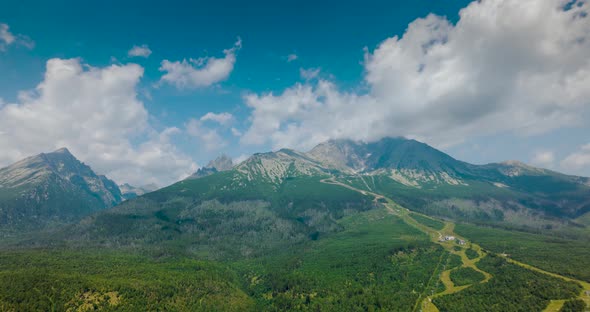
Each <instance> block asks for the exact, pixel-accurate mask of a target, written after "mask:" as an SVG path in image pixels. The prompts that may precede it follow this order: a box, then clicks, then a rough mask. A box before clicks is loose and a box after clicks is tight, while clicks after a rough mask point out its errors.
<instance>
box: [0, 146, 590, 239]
mask: <svg viewBox="0 0 590 312" xmlns="http://www.w3.org/2000/svg"><path fill="white" fill-rule="evenodd" d="M326 178H333V179H335V180H338V181H341V182H343V183H346V184H349V185H353V186H355V187H357V188H360V189H364V190H366V191H370V192H375V193H379V194H384V195H387V196H390V197H392V198H395V200H396V201H398V202H399V203H401V204H403V205H405V206H407V207H408V208H411V209H413V210H416V211H420V212H424V213H427V214H430V215H435V216H439V217H445V218H452V219H456V220H464V221H471V222H480V223H487V224H502V225H509V226H513V227H519V228H528V229H542V228H560V227H563V226H566V225H568V224H569V225H571V224H574V225H579V224H578V223H577V221H576V219H577V218H579V217H581V216H583V215H584V214H586V213H588V212H589V211H590V182H589V181H590V179H588V178H585V177H577V176H570V175H564V174H561V173H558V172H554V171H551V170H547V169H541V168H535V167H532V166H529V165H526V164H524V163H521V162H517V161H507V162H502V163H492V164H486V165H473V164H469V163H466V162H463V161H459V160H456V159H454V158H452V157H451V156H449V155H447V154H445V153H443V152H441V151H439V150H437V149H434V148H432V147H430V146H428V145H426V144H424V143H421V142H418V141H415V140H408V139H404V138H385V139H381V140H379V141H376V142H370V143H365V142H357V141H351V140H330V141H327V142H324V143H321V144H319V145H317V146H316V147H314V148H313V149H312V150H310V151H309V152H298V151H295V150H290V149H281V150H278V151H276V152H268V153H258V154H254V155H252V156H251V157H250V158H248V159H246V160H245V161H243V162H242V163H240V164H237V165H235V164H234V163H233V161H232V159H231V158H230V157H228V156H226V155H222V156H220V157H218V158H217V159H215V160H213V161H211V162H210V163H209V164H208V165H207V166H205V167H203V168H201V169H199V170H198V171H197V172H195V173H194V174H193V175H191V176H190V177H189V178H187V179H186V180H184V181H180V182H178V183H176V184H174V185H172V186H170V187H167V188H165V189H162V190H160V191H156V189H157V186H155V185H147V186H142V187H133V186H131V185H129V184H123V185H121V186H119V187H118V186H117V185H116V184H115V183H114V182H113V181H111V180H109V179H107V178H106V177H105V176H101V175H97V174H95V173H94V172H93V171H92V169H91V168H90V167H88V166H87V165H85V164H83V163H81V162H80V161H78V160H77V159H76V158H75V157H74V156H73V155H72V154H71V153H70V152H69V151H68V150H67V149H65V148H62V149H59V150H57V151H55V152H52V153H46V154H39V155H36V156H32V157H29V158H26V159H24V160H22V161H19V162H17V163H15V164H13V165H11V166H8V167H6V168H3V169H0V207H1V209H0V225H1V227H2V228H3V229H8V228H21V229H30V228H35V227H39V226H41V227H43V226H46V225H49V224H63V223H71V222H76V221H78V220H80V219H81V218H82V217H85V216H87V215H90V214H92V213H95V212H98V211H101V210H104V209H106V208H111V207H113V206H116V205H118V204H119V203H121V202H122V201H123V200H127V201H126V202H125V203H124V204H123V205H121V206H120V207H117V208H115V209H114V210H109V211H105V212H104V213H103V214H99V215H98V216H94V217H93V218H104V217H105V216H106V215H109V214H117V215H119V216H120V211H126V210H128V207H130V206H133V207H136V206H137V205H138V203H139V202H141V201H149V200H150V199H152V198H162V197H163V198H166V199H167V200H170V198H177V197H178V198H186V197H189V198H191V199H192V201H193V204H194V202H202V201H204V200H208V199H209V200H217V201H224V200H223V199H224V198H227V200H225V202H234V201H239V200H249V201H250V200H258V201H264V202H266V203H272V200H269V198H273V197H277V196H278V197H281V194H283V193H284V194H286V195H289V194H290V193H293V192H294V191H295V190H294V189H292V188H291V187H290V184H293V183H298V182H299V181H302V180H306V181H307V182H306V183H308V185H307V186H312V185H314V184H315V185H316V187H318V188H320V189H321V188H323V187H326V185H325V183H321V180H322V179H326ZM319 185H321V186H319ZM153 191H156V192H155V193H153V194H148V195H147V196H143V197H142V195H145V194H147V193H150V192H153ZM138 196H140V197H141V198H139V199H137V200H131V199H133V198H135V197H138ZM152 204H154V205H155V206H157V207H159V208H162V209H161V211H164V212H166V211H168V206H166V205H167V204H166V201H164V202H162V201H159V200H158V201H156V203H152ZM357 204H358V203H357ZM275 205H280V204H278V203H275ZM290 205H292V203H290ZM160 206H161V207H160ZM185 208H186V207H185ZM137 209H139V210H140V211H143V210H145V208H144V207H138V208H137ZM154 209H155V208H154ZM277 209H278V210H281V211H282V210H286V211H284V213H287V214H288V215H289V217H288V218H287V219H289V218H293V219H298V220H307V221H305V222H302V223H303V225H304V226H306V227H310V228H308V229H307V232H309V233H312V232H315V231H317V230H318V229H322V228H326V227H327V228H329V227H330V226H329V225H328V223H330V222H327V221H326V222H327V223H325V224H324V223H322V222H320V221H318V219H317V218H318V217H317V216H316V217H314V218H311V217H310V216H308V215H309V214H310V213H311V214H316V213H317V212H313V213H312V212H310V210H309V209H307V210H305V209H304V210H303V211H299V212H297V209H294V208H293V207H291V208H289V209H286V208H285V207H274V208H273V211H274V212H276V210H277ZM134 213H135V212H134ZM322 213H325V212H322ZM173 217H174V218H177V217H178V216H177V215H174V216H173ZM174 218H173V219H174ZM324 218H326V219H330V218H334V216H333V215H330V214H328V215H325V216H324ZM309 220H313V221H309ZM324 221H325V220H324ZM86 224H88V223H86ZM579 226H582V225H579ZM309 233H307V234H309Z"/></svg>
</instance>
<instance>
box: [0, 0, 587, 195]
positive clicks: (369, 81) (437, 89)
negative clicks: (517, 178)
mask: <svg viewBox="0 0 590 312" xmlns="http://www.w3.org/2000/svg"><path fill="white" fill-rule="evenodd" d="M120 2H121V1H101V2H97V3H93V4H87V3H82V2H80V1H52V2H47V1H3V2H2V3H1V4H0V25H2V24H3V25H5V27H9V28H7V33H8V34H10V36H11V38H12V40H9V41H11V42H7V41H6V38H7V37H4V42H3V41H2V33H1V32H0V44H2V45H0V99H2V100H1V102H0V122H3V123H4V126H2V125H1V124H0V146H1V147H3V149H4V150H6V151H8V152H7V153H5V155H4V156H3V157H0V165H4V164H7V163H10V162H11V161H14V160H16V159H18V158H19V157H22V156H25V155H28V154H31V153H35V152H42V151H47V150H48V149H52V148H57V147H59V146H60V145H68V148H70V150H72V152H74V154H76V155H77V156H78V157H79V158H81V159H82V160H84V161H85V162H87V163H89V164H90V165H92V166H93V167H95V168H96V169H97V170H98V171H101V172H102V173H106V174H108V175H109V176H111V177H113V178H115V179H116V180H117V181H118V182H131V183H134V184H138V183H142V182H144V181H145V182H157V183H159V184H167V183H170V182H172V181H174V180H175V179H178V178H180V177H181V176H182V175H183V174H186V173H189V172H190V171H192V170H194V169H196V167H197V166H199V165H203V164H205V163H206V162H207V161H208V160H209V159H211V158H213V157H215V156H216V155H218V154H220V153H222V152H223V153H227V154H229V155H230V156H232V157H234V158H243V157H245V156H246V155H248V154H251V153H253V152H259V151H266V150H271V149H276V148H279V147H283V146H285V147H293V148H299V149H306V148H309V147H310V146H313V144H315V143H317V142H319V141H321V140H324V139H327V138H352V139H362V140H373V139H378V138H380V137H383V136H388V135H391V136H397V135H404V136H409V137H415V138H417V139H420V140H424V141H426V142H427V143H429V144H432V145H434V146H436V147H439V148H441V149H443V150H444V151H446V152H448V153H450V154H451V155H452V156H454V157H456V158H459V159H462V160H465V161H469V162H473V163H487V162H495V161H502V160H506V159H518V160H522V161H525V162H529V163H534V164H536V165H539V166H545V167H550V168H554V169H556V170H560V171H566V172H570V173H577V174H583V175H590V152H589V151H588V150H590V147H588V146H587V144H589V143H590V138H589V136H588V134H590V131H588V130H589V128H588V126H587V123H585V122H584V121H583V120H584V119H583V118H582V117H585V116H587V115H588V111H589V109H588V106H589V103H588V102H587V101H585V100H583V98H584V97H585V96H586V95H587V94H588V93H589V92H590V91H589V90H588V88H590V87H589V86H588V85H585V82H586V81H590V79H589V78H588V73H587V72H584V71H582V70H580V69H584V68H587V67H588V65H587V61H585V60H584V59H583V58H582V57H581V56H582V55H586V56H587V55H590V54H589V53H588V52H590V50H589V49H588V45H587V44H585V43H582V44H576V45H574V46H567V44H570V43H563V42H561V41H559V40H561V39H559V38H562V37H564V34H565V32H567V33H569V34H570V35H571V36H574V35H576V36H578V37H579V36H587V30H588V29H589V27H588V26H589V25H588V24H589V22H588V20H589V19H588V18H585V16H583V15H584V14H583V13H584V12H587V7H588V5H587V4H585V3H583V2H581V1H579V3H580V5H578V4H577V3H578V2H576V1H573V3H574V5H573V7H574V9H571V8H569V7H568V8H567V9H566V8H565V7H564V3H565V2H567V1H560V0H554V1H548V3H550V5H546V4H538V2H535V1H510V0H506V1H503V0H488V1H485V0H484V1H482V2H483V4H477V3H475V4H472V5H471V6H470V8H469V9H466V10H464V12H465V13H464V14H465V16H464V17H463V16H460V14H459V12H460V10H461V9H463V8H465V7H467V6H468V5H469V4H470V1H460V0H444V1H442V0H441V1H432V0H423V1H363V2H346V3H342V2H341V1H324V2H322V3H318V1H299V2H289V3H286V2H284V3H283V2H281V1H251V2H248V3H247V2H243V1H216V2H205V1H199V2H189V1H168V2H166V3H162V2H149V1H126V2H125V3H124V4H122V3H120ZM570 6H571V5H570ZM502 10H505V11H502ZM518 10H523V11H524V12H520V13H519V12H518ZM429 14H431V15H429ZM494 14H496V15H494ZM527 14H528V15H530V16H528V15H527ZM566 14H569V15H571V16H574V17H576V16H578V17H579V16H582V17H580V18H577V19H576V24H568V23H571V22H566V21H565V19H564V18H563V16H565V15H566ZM428 16H429V17H428ZM489 16H496V17H495V20H491V19H490V18H489ZM498 16H499V17H498ZM519 16H528V17H527V18H525V17H522V18H520V17H519ZM547 16H549V17H547ZM417 19H418V20H417ZM512 19H517V20H512ZM490 23H491V24H490ZM551 23H553V24H551ZM503 24H508V25H514V26H513V28H514V29H515V30H514V31H510V32H507V31H506V30H505V29H503V28H502V27H501V25H503ZM543 24H549V25H552V29H554V32H555V33H556V34H555V33H552V32H551V31H549V30H533V29H535V28H543V27H541V26H542V25H543ZM409 25H414V26H413V27H410V26H409ZM536 26H539V27H536ZM409 27H410V28H411V29H413V31H408V32H407V34H406V31H407V30H408V29H409ZM562 29H563V32H564V33H559V31H560V30H562ZM0 30H1V28H0ZM576 32H577V33H576ZM5 33H6V32H5ZM395 36H397V37H395ZM519 36H520V37H519ZM566 37H567V36H566ZM481 38H483V39H481ZM519 38H529V39H530V38H532V39H530V40H536V41H535V42H536V43H533V44H528V45H525V44H521V43H522V40H519ZM584 38H585V37H583V38H582V39H584ZM578 39H580V38H578ZM527 40H528V39H527ZM525 41H526V40H525ZM589 41H590V40H589ZM470 42H473V44H474V45H473V46H471V44H470ZM547 42H549V43H551V44H554V45H556V47H554V49H557V52H559V49H565V50H567V51H570V52H568V53H570V55H569V56H560V54H559V53H557V54H554V55H553V56H552V54H550V52H551V51H549V52H543V53H537V52H536V51H539V50H543V49H544V47H545V46H547ZM537 44H538V45H537ZM478 45H479V46H478ZM134 46H138V47H147V48H148V49H149V51H151V53H149V55H146V56H147V57H143V56H131V55H129V51H130V49H131V48H132V47H134ZM431 46H432V47H431ZM416 47H418V49H415V48H416ZM420 47H422V48H420ZM477 49H482V50H481V51H479V52H478V50H477ZM527 49H531V50H530V51H528V50H527ZM146 51H147V50H146ZM224 51H225V52H224ZM535 53H537V54H539V55H538V57H535V56H537V54H535ZM527 55H529V56H530V55H532V56H531V59H532V60H528V59H527V57H524V56H527ZM228 56H229V58H228ZM454 56H457V58H458V57H461V61H462V62H464V64H459V65H456V66H455V65H452V66H451V65H448V64H455V63H457V62H459V61H457V60H456V59H455V57H454ZM566 57H569V58H570V59H571V61H567V62H566V61H564V60H562V58H566ZM52 59H53V60H63V61H65V60H72V59H74V60H75V61H74V63H75V64H74V63H71V64H70V63H65V62H55V64H54V65H55V67H56V68H57V67H60V68H61V67H64V66H70V65H71V66H74V67H76V66H79V68H78V69H77V70H78V72H76V74H74V76H72V77H68V78H67V82H64V83H63V84H66V85H63V84H60V83H58V81H56V80H59V79H62V77H61V76H59V75H55V76H54V75H48V74H47V73H49V67H48V61H49V60H52ZM185 59H186V60H187V62H186V63H182V61H183V60H185ZM190 59H193V60H194V62H192V63H191V62H190ZM199 59H200V62H199V61H198V60H199ZM215 60H217V61H219V62H220V66H226V67H222V68H221V69H219V71H217V69H215V70H211V71H210V72H202V73H199V74H196V75H198V78H190V77H194V76H190V75H191V74H190V73H191V72H192V73H194V71H198V70H200V69H202V68H203V66H206V65H207V62H208V61H215ZM165 61H168V62H169V63H170V64H172V63H174V62H178V63H177V65H178V66H177V67H175V68H176V70H175V72H174V73H173V75H172V76H170V77H171V78H170V79H168V80H167V79H164V78H163V77H164V76H165V75H166V73H170V71H166V70H162V68H163V67H164V65H163V64H164V63H163V62H165ZM414 61H419V62H422V63H420V68H415V69H413V70H412V72H411V73H409V74H406V73H404V71H405V70H408V68H407V66H404V63H406V64H411V63H412V62H414ZM224 62H225V63H224ZM400 62H401V64H400ZM534 62H536V63H534ZM130 64H137V67H132V66H130ZM466 64H468V65H466ZM112 66H118V67H120V68H121V70H120V71H118V72H117V73H113V75H120V76H118V78H117V79H121V80H116V81H117V83H118V84H121V85H127V84H126V83H129V84H128V85H127V86H128V89H125V90H123V89H121V90H119V89H113V88H112V87H111V86H110V85H109V84H108V81H107V78H106V77H107V76H105V75H102V74H99V73H103V72H102V71H103V70H105V71H106V69H108V68H110V67H112ZM466 66H469V67H470V68H471V67H473V68H474V70H473V71H472V72H469V71H467V70H466V69H465V67H466ZM503 66H506V68H503ZM414 67H416V66H414ZM422 67H424V68H425V69H423V68H422ZM499 68H500V69H499ZM540 68H542V69H540ZM513 69H514V70H513ZM93 70H94V72H96V73H97V75H98V76H93V75H92V74H89V72H92V71H93ZM137 70H139V71H137ZM302 71H305V72H307V73H308V74H307V76H306V75H305V74H302ZM103 74H104V73H103ZM525 74H526V75H528V76H530V77H536V78H538V79H537V80H538V81H537V80H535V83H534V84H533V83H532V82H526V83H524V82H523V83H521V82H520V81H522V77H523V76H524V75H525ZM85 75H86V76H89V77H86V78H84V76H85ZM126 75H127V76H126ZM129 75H131V76H129ZM134 75H135V76H134ZM412 75H416V76H415V77H414V76H412ZM99 76H100V77H99ZM402 77H410V78H407V79H406V80H402V79H405V78H402ZM412 77H413V78H412ZM72 79H74V80H72ZM75 79H78V80H83V81H86V82H85V84H84V83H81V84H80V85H79V87H78V88H79V89H80V90H87V89H86V87H84V86H87V88H88V91H87V92H86V91H80V92H73V91H72V90H71V89H69V88H68V85H67V84H69V85H71V86H76V85H77V84H76V81H78V80H75ZM93 79H96V80H93ZM187 79H188V80H187ZM191 79H193V80H191ZM64 81H66V80H64ZM506 81H513V84H512V85H511V86H507V84H505V83H504V82H506ZM559 81H568V83H569V84H567V85H565V84H564V85H558V86H557V87H555V88H556V89H555V90H553V91H554V92H553V91H552V94H557V95H555V96H560V97H566V98H567V99H566V100H564V101H563V103H562V102H561V101H559V100H556V99H553V98H551V96H549V95H548V96H544V97H542V98H541V100H540V98H537V97H540V95H539V93H540V92H534V90H535V89H536V88H539V89H542V90H548V88H547V86H555V85H556V84H558V83H557V82H559ZM44 82H46V85H47V86H46V87H42V88H39V86H40V85H42V84H43V83H44ZM53 82H55V83H53ZM103 84H104V85H103ZM92 85H96V86H97V87H96V90H93V89H92V88H91V86H92ZM514 85H516V86H517V87H514ZM402 86H403V89H401V88H402ZM73 88H75V87H73ZM122 88H123V87H122ZM35 90H36V91H35ZM406 90H409V91H408V92H406ZM441 90H442V91H441ZM457 90H468V91H469V92H470V93H468V94H459V93H457ZM531 90H532V91H531ZM31 91H34V92H31ZM70 91H72V92H73V93H72V94H70V93H69V92H70ZM540 91H541V90H540ZM52 92H56V93H59V94H60V96H58V97H52V96H50V95H51V94H52ZM126 92H127V93H126ZM388 92H390V93H388ZM424 93H428V94H429V96H428V97H425V98H422V97H421V95H422V94H424ZM23 94H24V95H25V96H23ZM271 94H272V95H271ZM435 96H436V97H435ZM306 97H308V98H309V101H308V102H305V101H304V100H300V99H302V98H306ZM97 98H99V99H103V100H104V101H103V100H97ZM441 99H446V100H445V101H443V100H441ZM557 99H559V98H557ZM105 101H106V102H105ZM68 102H71V103H68ZM80 102H83V103H85V104H81V105H87V107H86V106H85V107H86V110H84V109H81V110H80V112H79V113H80V114H81V115H79V116H78V115H74V113H73V111H77V110H76V107H81V106H76V105H79V103H80ZM294 102H297V103H294ZM1 103H4V104H1ZM330 103H334V104H330ZM537 103H538V104H537ZM66 104H67V105H66ZM102 105H105V106H104V107H103V106H102ZM290 105H293V106H290ZM521 105H522V106H521ZM7 107H8V108H10V110H8V109H7ZM44 107H50V108H51V109H49V108H47V109H46V108H44ZM64 107H70V109H65V108H64ZM128 107H131V109H127V110H125V108H128ZM289 107H291V109H289ZM363 107H366V110H363V111H360V109H361V108H363ZM513 108H514V109H513ZM111 109H112V110H113V112H112V114H114V115H113V116H117V117H120V118H119V119H120V120H117V122H116V123H111V122H109V121H108V119H107V118H106V117H105V116H107V115H108V114H104V115H105V116H102V115H103V114H102V113H101V112H102V111H104V110H107V111H110V110H111ZM118 109H121V110H124V112H121V113H118V112H117V110H118ZM2 110H4V115H2ZM101 110H102V111H101ZM381 110H382V111H381ZM35 112H37V113H41V112H43V113H42V114H43V115H44V116H46V117H47V116H48V115H50V114H53V113H54V114H56V116H62V117H63V115H64V114H69V113H71V114H72V116H69V118H63V123H58V122H57V121H56V120H58V121H59V120H60V119H62V118H60V117H53V118H51V120H47V121H46V122H36V121H37V120H35V118H36V117H35V116H36V115H35ZM84 112H87V114H84ZM208 113H211V114H209V115H207V114H208ZM340 114H342V115H340ZM346 114H349V115H346ZM108 116H110V115H108ZM204 116H209V117H204ZM224 116H225V117H224ZM330 116H353V117H350V118H348V117H347V118H344V119H345V120H342V125H339V124H338V120H337V119H335V118H329V117H330ZM356 116H358V117H356ZM379 116H382V117H379ZM502 116H505V117H506V118H505V122H506V125H505V126H502V123H503V118H502ZM514 116H517V117H518V118H517V117H514ZM103 117H104V118H103ZM230 117H231V118H230ZM439 117H440V118H439ZM85 118H90V119H89V120H88V121H86V120H85ZM48 119H49V118H48ZM111 119H112V118H111ZM324 119H325V122H324ZM72 120H73V121H76V122H79V123H80V124H77V123H76V125H75V126H74V127H73V128H72V130H71V131H68V124H67V123H68V121H69V122H71V121H72ZM28 123H30V124H31V126H28ZM134 123H136V124H134ZM85 124H91V125H93V127H96V128H97V130H96V131H91V130H89V129H88V127H86V126H84V125H85ZM272 124H276V127H272V126H269V125H272ZM516 124H518V126H516ZM8 125H11V126H10V127H9V126H8ZM41 125H44V126H41ZM373 125H374V126H373ZM340 126H341V128H342V129H336V130H326V129H325V128H331V129H334V128H339V127H340ZM3 127H4V128H3ZM44 127H45V128H44ZM135 127H137V129H139V130H137V131H133V130H130V129H132V128H135ZM55 128H60V129H55ZM61 128H63V129H61ZM102 128H104V129H102ZM2 133H4V138H3V137H2ZM97 133H98V134H97ZM107 134H108V135H107ZM9 136H10V138H9ZM107 136H116V137H117V138H116V139H115V138H107ZM16 138H18V140H17V139H16ZM109 140H113V145H114V146H117V148H113V147H109V148H106V147H105V146H107V145H108V144H109V142H110V141H109ZM115 141H116V142H115ZM115 158H118V160H114V159H115ZM566 159H567V160H566ZM158 164H165V165H161V166H160V167H161V168H156V167H158V166H159V165H158Z"/></svg>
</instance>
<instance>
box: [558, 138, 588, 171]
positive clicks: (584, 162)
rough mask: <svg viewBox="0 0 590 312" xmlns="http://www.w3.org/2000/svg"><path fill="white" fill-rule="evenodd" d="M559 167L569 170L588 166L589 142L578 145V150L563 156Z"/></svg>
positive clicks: (577, 169)
mask: <svg viewBox="0 0 590 312" xmlns="http://www.w3.org/2000/svg"><path fill="white" fill-rule="evenodd" d="M561 167H563V168H564V169H566V170H568V171H570V172H575V171H579V170H580V169H588V168H590V143H589V144H586V145H582V146H580V148H579V149H578V151H576V152H574V153H572V154H570V155H568V156H567V157H565V158H564V159H563V160H562V161H561Z"/></svg>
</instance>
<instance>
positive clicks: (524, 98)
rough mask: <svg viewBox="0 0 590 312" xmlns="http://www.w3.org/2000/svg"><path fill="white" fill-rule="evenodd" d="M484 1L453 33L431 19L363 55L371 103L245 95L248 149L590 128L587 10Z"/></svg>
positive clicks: (521, 0) (293, 91) (294, 93)
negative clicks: (589, 122)
mask: <svg viewBox="0 0 590 312" xmlns="http://www.w3.org/2000/svg"><path fill="white" fill-rule="evenodd" d="M569 2H571V1H565V0H552V1H536V0H483V1H474V2H472V3H471V4H470V5H469V6H468V7H466V8H464V9H463V10H461V12H460V19H459V21H458V22H457V24H456V25H453V24H451V23H450V22H449V21H448V20H447V19H445V18H444V17H440V16H437V15H433V14H431V15H428V16H427V17H425V18H419V19H416V20H415V21H413V22H412V23H411V24H410V25H409V26H408V28H407V30H406V32H405V33H404V34H403V36H401V37H400V36H393V37H391V38H387V39H386V40H384V41H383V42H381V43H380V44H379V45H378V46H377V47H376V48H375V49H374V50H373V51H368V50H367V52H366V55H365V61H364V69H365V79H364V80H365V81H364V82H365V84H366V88H364V90H366V91H361V92H359V91H343V90H340V89H339V88H338V87H337V86H336V85H335V84H334V83H332V82H331V81H328V80H325V79H318V80H316V81H306V82H305V83H298V84H295V85H293V86H291V87H289V88H287V89H286V90H284V91H283V92H282V93H280V94H273V93H263V94H248V95H246V96H245V102H246V104H247V105H248V106H249V107H250V108H251V109H252V113H251V125H250V128H249V129H248V130H247V131H246V133H245V134H244V136H243V137H242V143H244V144H265V143H271V144H272V145H273V146H289V147H298V148H309V147H311V146H313V145H315V144H316V143H318V142H320V141H322V140H325V139H327V138H353V139H364V140H374V139H378V138H380V137H383V136H396V135H404V136H408V137H412V138H417V139H421V140H424V141H426V142H429V143H431V144H435V145H437V146H448V145H452V144H457V143H460V142H462V141H463V140H464V139H466V138H470V137H474V136H482V135H490V134H495V133H500V132H512V133H516V134H523V135H532V134H538V133H543V132H547V131H550V130H552V129H555V128H559V127H563V126H570V125H583V124H584V122H585V120H587V119H585V118H588V117H590V100H589V99H590V62H589V61H588V55H590V18H585V17H584V16H586V15H587V12H588V10H589V6H590V5H589V4H588V3H586V2H583V1H578V2H576V5H571V6H567V3H569Z"/></svg>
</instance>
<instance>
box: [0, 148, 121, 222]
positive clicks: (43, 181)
mask: <svg viewBox="0 0 590 312" xmlns="http://www.w3.org/2000/svg"><path fill="white" fill-rule="evenodd" d="M119 202H121V191H120V190H119V187H118V186H117V185H116V184H115V182H113V181H111V180H109V179H108V178H107V177H105V176H103V175H97V174H96V173H94V171H92V169H91V168H90V167H89V166H87V165H85V164H84V163H82V162H80V161H79V160H78V159H76V157H74V156H73V155H72V154H71V153H70V151H69V150H68V149H67V148H60V149H58V150H56V151H54V152H52V153H42V154H39V155H36V156H32V157H28V158H25V159H23V160H21V161H19V162H16V163H14V164H12V165H10V166H8V167H6V168H2V169H0V205H1V206H0V207H1V209H0V226H2V227H4V228H7V227H25V228H26V227H29V226H31V227H39V226H41V227H43V226H46V225H50V224H53V223H56V224H60V223H64V222H71V221H74V220H78V219H80V218H81V217H83V216H85V215H87V214H89V213H92V212H94V211H98V210H101V209H104V208H108V207H112V206H114V205H116V204H118V203H119Z"/></svg>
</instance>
